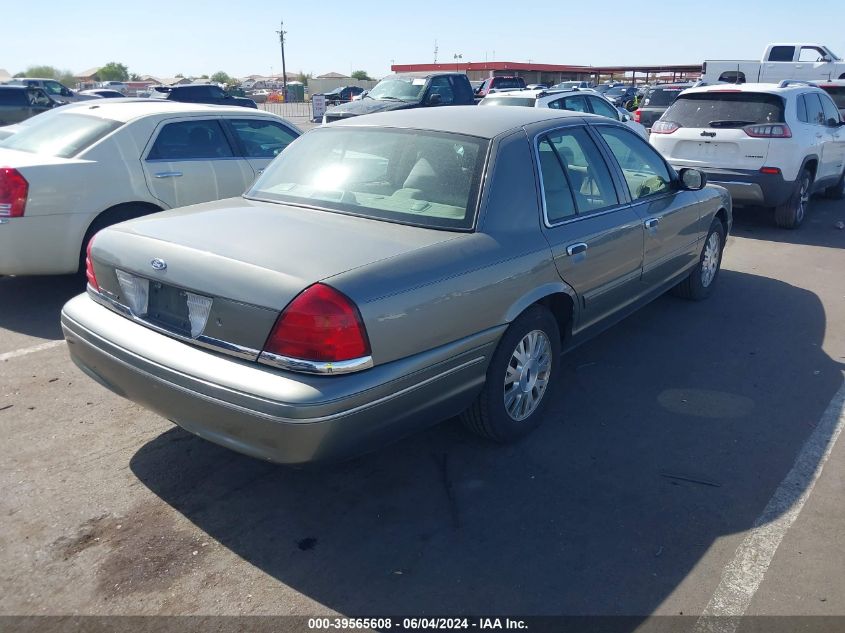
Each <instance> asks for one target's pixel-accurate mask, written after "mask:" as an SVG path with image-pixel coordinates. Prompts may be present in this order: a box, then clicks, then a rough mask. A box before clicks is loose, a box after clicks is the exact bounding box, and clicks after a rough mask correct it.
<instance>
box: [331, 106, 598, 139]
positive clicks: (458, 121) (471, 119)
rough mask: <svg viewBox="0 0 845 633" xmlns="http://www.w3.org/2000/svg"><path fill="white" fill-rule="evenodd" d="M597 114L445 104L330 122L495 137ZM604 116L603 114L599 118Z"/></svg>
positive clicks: (337, 124)
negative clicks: (437, 106)
mask: <svg viewBox="0 0 845 633" xmlns="http://www.w3.org/2000/svg"><path fill="white" fill-rule="evenodd" d="M587 117H596V115H595V114H586V113H584V112H570V111H568V110H551V109H548V108H527V107H515V108H480V107H478V106H443V107H440V108H414V109H410V110H393V111H390V112H377V113H375V114H368V115H366V116H361V117H350V118H348V119H342V120H340V121H337V122H334V123H331V124H330V125H329V126H330V127H335V126H361V127H396V128H408V129H420V130H432V131H436V132H451V133H453V134H468V135H470V136H479V137H482V138H494V137H496V136H498V135H500V134H504V133H505V132H508V131H510V130H514V129H518V128H520V127H522V126H524V125H530V124H532V123H537V122H540V121H548V120H552V119H577V118H587ZM596 118H603V117H596Z"/></svg>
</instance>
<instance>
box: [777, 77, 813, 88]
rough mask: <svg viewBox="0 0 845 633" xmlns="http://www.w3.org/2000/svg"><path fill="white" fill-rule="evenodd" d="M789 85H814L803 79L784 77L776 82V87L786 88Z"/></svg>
mask: <svg viewBox="0 0 845 633" xmlns="http://www.w3.org/2000/svg"><path fill="white" fill-rule="evenodd" d="M789 86H815V84H814V83H810V82H809V81H804V80H803V79H784V80H783V81H781V82H780V83H779V84H778V88H788V87H789Z"/></svg>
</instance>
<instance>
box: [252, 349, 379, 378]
mask: <svg viewBox="0 0 845 633" xmlns="http://www.w3.org/2000/svg"><path fill="white" fill-rule="evenodd" d="M258 362H259V363H263V364H264V365H269V366H271V367H277V368H279V369H287V370H290V371H299V372H305V373H308V374H332V375H335V374H349V373H352V372H356V371H362V370H364V369H369V368H370V367H372V366H373V357H372V356H362V357H361V358H353V359H352V360H342V361H336V362H333V363H326V362H317V361H311V360H303V359H301V358H290V357H288V356H279V355H278V354H271V353H270V352H261V354H260V355H259V356H258Z"/></svg>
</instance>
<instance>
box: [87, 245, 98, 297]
mask: <svg viewBox="0 0 845 633" xmlns="http://www.w3.org/2000/svg"><path fill="white" fill-rule="evenodd" d="M94 237H97V236H96V235H94ZM94 237H92V238H91V239H90V240H88V246H87V247H86V248H85V277H86V278H87V279H88V285H89V286H91V287H92V288H93V289H94V290H96V291H97V292H99V291H100V284H98V283H97V275H95V274H94V260H93V259H91V247H92V246H93V245H94Z"/></svg>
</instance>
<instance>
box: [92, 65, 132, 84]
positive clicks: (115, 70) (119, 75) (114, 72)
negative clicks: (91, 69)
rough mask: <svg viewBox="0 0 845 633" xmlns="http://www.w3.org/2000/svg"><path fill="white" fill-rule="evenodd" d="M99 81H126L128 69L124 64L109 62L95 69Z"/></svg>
mask: <svg viewBox="0 0 845 633" xmlns="http://www.w3.org/2000/svg"><path fill="white" fill-rule="evenodd" d="M97 77H99V78H100V81H126V80H128V79H129V69H128V68H127V67H126V64H119V63H118V62H109V63H108V64H106V65H105V66H103V67H102V68H100V70H98V71H97Z"/></svg>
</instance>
